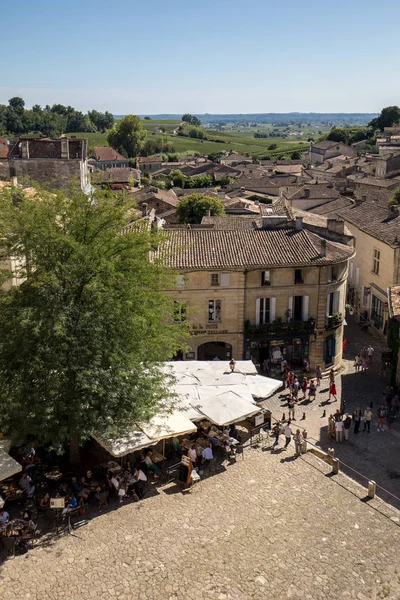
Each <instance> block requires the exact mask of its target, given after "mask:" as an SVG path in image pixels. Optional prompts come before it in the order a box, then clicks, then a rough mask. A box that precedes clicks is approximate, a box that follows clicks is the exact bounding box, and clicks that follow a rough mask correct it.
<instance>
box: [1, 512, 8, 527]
mask: <svg viewBox="0 0 400 600" xmlns="http://www.w3.org/2000/svg"><path fill="white" fill-rule="evenodd" d="M9 518H10V515H9V514H8V512H7V511H6V510H0V523H2V524H3V525H5V524H6V523H7V521H8V519H9Z"/></svg>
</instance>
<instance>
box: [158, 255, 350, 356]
mask: <svg viewBox="0 0 400 600" xmlns="http://www.w3.org/2000/svg"><path fill="white" fill-rule="evenodd" d="M295 271H296V270H295V269H293V268H285V267H282V268H277V269H270V270H269V271H268V275H263V273H265V272H263V271H262V270H259V269H256V270H245V269H241V270H236V271H222V270H203V271H191V272H185V273H182V274H181V276H178V280H177V281H178V283H179V286H177V289H176V290H175V291H174V292H170V293H171V294H173V295H174V298H176V301H177V302H178V303H180V305H187V312H186V318H187V319H188V321H189V323H190V326H191V330H192V334H193V337H192V341H191V350H190V351H189V352H187V353H186V354H185V356H183V357H182V358H184V359H186V360H190V359H199V360H202V359H203V360H212V359H213V358H214V357H215V356H217V357H218V358H220V359H227V358H228V359H229V358H231V357H232V356H233V357H234V358H236V359H242V358H244V359H249V358H252V359H253V360H254V361H255V362H257V363H262V362H263V361H264V360H265V359H267V360H269V361H275V362H276V363H278V357H279V356H286V357H287V358H288V360H289V362H290V364H293V366H298V367H300V366H301V365H302V363H303V359H304V358H307V359H308V360H309V362H310V365H311V366H312V367H315V366H316V365H317V364H320V365H321V367H322V366H325V365H327V364H333V365H335V366H336V365H339V364H340V362H341V359H342V337H343V326H342V318H337V319H332V318H331V319H330V320H329V319H328V316H331V317H332V314H333V313H341V315H342V317H343V316H344V312H345V295H346V294H345V289H346V279H347V271H348V269H347V261H344V262H343V263H340V264H338V265H335V267H332V266H320V267H319V266H318V267H307V268H304V269H301V277H302V283H295ZM266 277H268V280H269V284H266V282H265V278H266ZM263 281H264V283H263ZM217 282H218V283H217ZM335 292H336V294H335V295H332V296H331V297H330V298H331V299H332V300H331V303H330V304H329V302H328V295H329V294H334V293H335ZM296 297H297V298H299V297H301V298H302V299H301V301H300V300H299V301H298V302H297V301H296V300H295V298H296ZM260 299H262V300H263V301H264V299H267V302H268V306H269V308H268V312H269V315H268V319H266V318H265V324H263V323H260V316H259V315H260ZM210 302H214V303H216V302H218V306H219V308H218V310H219V311H220V315H219V320H217V321H213V320H211V321H210V315H209V309H210ZM299 307H300V311H301V314H299V315H297V314H295V311H296V310H297V309H298V308H299ZM299 317H300V318H299ZM291 318H293V319H295V321H296V325H295V327H294V328H293V327H291V326H290V325H288V321H290V319H291ZM211 319H213V316H211ZM274 322H275V323H274ZM205 344H207V346H204V345H205Z"/></svg>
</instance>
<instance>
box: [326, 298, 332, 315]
mask: <svg viewBox="0 0 400 600" xmlns="http://www.w3.org/2000/svg"><path fill="white" fill-rule="evenodd" d="M330 303H331V295H330V294H327V295H326V316H327V317H330V316H331V315H330V314H329V312H330V311H329V307H330Z"/></svg>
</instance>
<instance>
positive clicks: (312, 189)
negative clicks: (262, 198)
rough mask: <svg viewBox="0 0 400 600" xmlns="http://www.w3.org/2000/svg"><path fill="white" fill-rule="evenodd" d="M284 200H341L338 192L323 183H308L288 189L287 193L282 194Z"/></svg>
mask: <svg viewBox="0 0 400 600" xmlns="http://www.w3.org/2000/svg"><path fill="white" fill-rule="evenodd" d="M284 195H285V196H286V198H289V199H290V200H306V199H314V200H322V201H323V200H327V201H328V200H337V199H338V198H341V194H340V192H338V191H337V189H336V188H334V187H333V186H332V185H330V186H329V185H326V184H324V183H311V182H310V183H308V184H306V185H303V186H301V187H299V186H296V187H290V188H289V189H288V191H287V192H284Z"/></svg>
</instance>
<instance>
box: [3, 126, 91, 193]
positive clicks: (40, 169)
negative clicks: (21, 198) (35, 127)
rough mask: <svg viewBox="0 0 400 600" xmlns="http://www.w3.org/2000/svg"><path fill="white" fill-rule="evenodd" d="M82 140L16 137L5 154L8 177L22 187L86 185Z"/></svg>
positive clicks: (84, 143) (85, 145) (84, 186)
mask: <svg viewBox="0 0 400 600" xmlns="http://www.w3.org/2000/svg"><path fill="white" fill-rule="evenodd" d="M87 152H88V143H87V139H86V138H67V137H63V138H57V139H50V138H34V137H32V138H23V139H22V138H18V139H17V140H16V141H15V142H14V144H13V145H12V146H11V148H10V151H9V153H8V159H9V171H10V177H16V178H17V180H18V182H19V183H20V184H22V185H24V186H27V185H34V184H35V183H39V184H41V185H44V186H47V187H53V188H67V187H69V186H70V185H71V184H72V183H73V182H74V181H76V182H77V185H79V186H80V187H81V189H86V188H87V186H88V164H87Z"/></svg>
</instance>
